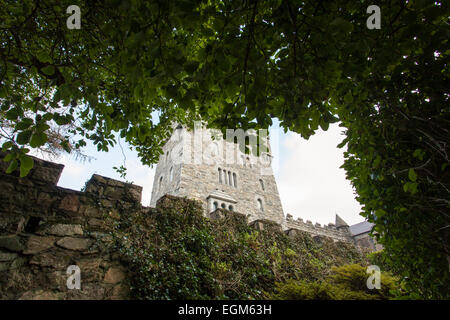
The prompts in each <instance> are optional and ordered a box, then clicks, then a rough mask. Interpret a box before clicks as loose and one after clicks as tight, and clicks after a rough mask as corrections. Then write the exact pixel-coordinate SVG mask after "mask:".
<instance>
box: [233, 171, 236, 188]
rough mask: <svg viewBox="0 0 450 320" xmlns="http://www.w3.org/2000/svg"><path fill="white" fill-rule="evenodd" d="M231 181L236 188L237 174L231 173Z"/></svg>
mask: <svg viewBox="0 0 450 320" xmlns="http://www.w3.org/2000/svg"><path fill="white" fill-rule="evenodd" d="M233 182H234V187H235V188H237V176H236V173H233Z"/></svg>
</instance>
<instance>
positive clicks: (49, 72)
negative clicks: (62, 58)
mask: <svg viewBox="0 0 450 320" xmlns="http://www.w3.org/2000/svg"><path fill="white" fill-rule="evenodd" d="M41 71H42V72H43V73H45V74H46V75H48V76H51V75H53V74H54V73H55V67H54V66H46V67H43V68H42V69H41Z"/></svg>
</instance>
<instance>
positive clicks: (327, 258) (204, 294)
mask: <svg viewBox="0 0 450 320" xmlns="http://www.w3.org/2000/svg"><path fill="white" fill-rule="evenodd" d="M225 213H226V214H225V217H224V218H223V219H220V220H218V221H211V220H209V219H207V218H205V217H204V216H203V209H202V207H201V205H200V204H199V203H196V202H193V201H188V200H186V199H178V198H165V199H164V201H163V202H162V203H160V205H159V206H158V208H157V209H152V210H150V211H149V212H145V213H144V212H141V211H137V212H134V213H129V212H127V213H124V214H122V215H121V218H120V220H119V221H117V222H116V223H115V229H114V232H113V233H112V234H113V238H114V250H115V251H116V252H118V253H119V254H120V256H121V258H122V260H123V261H124V263H126V264H128V269H129V270H130V273H131V277H130V280H129V281H130V286H131V294H132V298H135V299H263V298H267V297H268V295H270V294H272V293H273V292H274V289H275V283H284V282H286V281H288V280H289V279H292V280H293V281H295V280H305V281H306V280H307V281H315V280H318V279H324V278H325V277H327V276H328V275H329V274H330V273H331V267H332V266H339V265H343V264H348V263H354V262H363V259H362V256H361V255H360V254H359V253H358V251H357V250H356V248H355V247H354V246H352V245H351V244H347V243H334V242H333V240H331V239H330V240H327V239H323V241H321V242H320V243H317V242H315V241H314V240H313V239H312V238H311V236H310V235H308V234H306V233H300V234H299V235H297V236H296V237H295V238H290V237H288V236H286V234H285V233H284V232H282V231H280V230H279V229H278V228H277V226H276V225H275V224H273V223H270V222H267V223H265V224H264V230H262V231H256V230H255V229H253V228H252V227H251V226H249V225H248V223H247V219H246V218H245V216H244V215H241V214H238V213H232V214H231V213H229V212H225ZM307 289H308V290H307ZM327 292H328V290H327V288H321V287H320V285H318V286H317V287H314V288H306V287H305V291H304V292H303V293H301V294H300V293H299V296H302V295H303V296H305V297H312V296H316V297H318V298H320V299H328V298H329V297H328V296H327V295H326V294H328V293H327Z"/></svg>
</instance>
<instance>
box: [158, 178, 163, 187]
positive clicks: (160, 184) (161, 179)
mask: <svg viewBox="0 0 450 320" xmlns="http://www.w3.org/2000/svg"><path fill="white" fill-rule="evenodd" d="M162 181H163V176H161V177H160V178H159V183H158V191H161V186H162Z"/></svg>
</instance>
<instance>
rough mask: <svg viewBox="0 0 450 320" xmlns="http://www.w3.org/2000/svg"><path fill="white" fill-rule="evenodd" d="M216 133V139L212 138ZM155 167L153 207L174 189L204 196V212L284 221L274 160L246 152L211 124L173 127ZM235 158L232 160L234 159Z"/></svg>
mask: <svg viewBox="0 0 450 320" xmlns="http://www.w3.org/2000/svg"><path fill="white" fill-rule="evenodd" d="M213 137H215V138H213ZM163 152H164V154H163V155H162V156H161V157H160V159H159V162H158V164H157V167H156V173H155V178H154V182H153V190H152V197H151V202H150V206H155V204H156V201H157V200H158V199H159V198H161V197H162V196H164V195H165V194H170V195H174V196H179V197H188V198H192V199H196V200H200V201H201V202H202V203H203V205H204V209H205V215H206V216H208V215H209V213H211V212H212V211H214V210H215V209H217V208H223V209H227V210H231V211H237V212H241V213H244V214H246V215H248V217H249V221H250V222H251V221H253V220H258V219H268V220H271V221H274V222H276V223H279V224H282V225H283V224H284V214H283V208H282V206H281V201H280V196H279V194H278V189H277V185H276V182H275V178H274V176H273V173H272V168H271V166H270V164H268V165H264V164H265V163H267V161H270V157H271V155H270V152H267V153H264V154H263V156H262V157H265V159H266V162H263V161H261V159H262V157H257V156H255V155H253V154H246V153H244V152H242V150H240V149H239V148H238V146H237V144H235V143H231V142H228V141H226V140H225V139H223V138H222V137H221V136H220V134H219V133H218V132H216V131H214V130H211V129H205V128H196V129H195V130H188V129H187V128H185V127H183V126H181V125H179V126H175V128H174V132H173V134H172V136H171V137H170V138H169V139H168V141H167V142H166V144H165V145H164V147H163ZM230 159H231V160H230Z"/></svg>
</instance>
